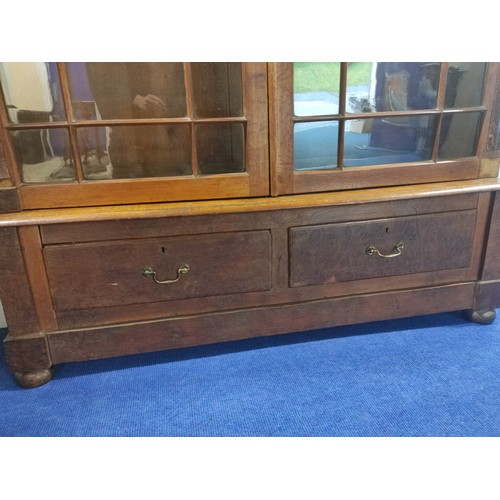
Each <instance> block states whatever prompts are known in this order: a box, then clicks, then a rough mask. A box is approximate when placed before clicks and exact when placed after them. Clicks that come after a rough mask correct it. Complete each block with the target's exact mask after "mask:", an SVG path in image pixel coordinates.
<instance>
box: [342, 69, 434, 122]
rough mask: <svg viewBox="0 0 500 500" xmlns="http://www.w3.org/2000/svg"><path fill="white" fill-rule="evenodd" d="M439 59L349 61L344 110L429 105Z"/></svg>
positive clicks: (384, 109) (363, 110) (427, 106)
mask: <svg viewBox="0 0 500 500" xmlns="http://www.w3.org/2000/svg"><path fill="white" fill-rule="evenodd" d="M440 67H441V66H440V64H439V63H429V62H375V63H363V62H356V63H350V64H349V65H348V68H347V92H346V111H347V113H369V112H373V111H407V110H412V109H433V108H435V107H436V103H437V92H438V87H439V72H440Z"/></svg>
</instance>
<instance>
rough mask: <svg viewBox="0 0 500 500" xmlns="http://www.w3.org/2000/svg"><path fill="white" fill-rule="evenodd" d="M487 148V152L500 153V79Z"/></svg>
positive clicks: (499, 79)
mask: <svg viewBox="0 0 500 500" xmlns="http://www.w3.org/2000/svg"><path fill="white" fill-rule="evenodd" d="M486 148H487V149H486V150H487V151H500V78H497V83H496V89H495V99H494V102H493V107H492V109H491V118H490V126H489V129H488V144H487V146H486Z"/></svg>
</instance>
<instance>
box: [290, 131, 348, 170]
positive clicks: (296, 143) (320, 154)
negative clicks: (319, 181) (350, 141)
mask: <svg viewBox="0 0 500 500" xmlns="http://www.w3.org/2000/svg"><path fill="white" fill-rule="evenodd" d="M338 136H339V123H338V122H337V121H325V122H311V123H296V124H295V127H294V133H293V155H294V161H293V162H294V168H295V170H313V169H320V168H335V167H336V166H337V151H338Z"/></svg>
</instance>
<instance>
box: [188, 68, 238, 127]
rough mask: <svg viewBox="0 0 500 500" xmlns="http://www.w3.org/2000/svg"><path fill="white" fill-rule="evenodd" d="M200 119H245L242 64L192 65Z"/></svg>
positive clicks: (197, 113) (197, 110) (195, 110)
mask: <svg viewBox="0 0 500 500" xmlns="http://www.w3.org/2000/svg"><path fill="white" fill-rule="evenodd" d="M191 76H192V81H193V106H194V113H195V115H196V116H197V117H198V118H222V117H234V116H243V98H242V82H241V63H210V62H203V63H191Z"/></svg>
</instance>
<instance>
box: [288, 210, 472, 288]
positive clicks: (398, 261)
mask: <svg viewBox="0 0 500 500" xmlns="http://www.w3.org/2000/svg"><path fill="white" fill-rule="evenodd" d="M475 221H476V211H475V210H465V211H458V212H448V213H439V214H429V215H419V216H409V217H399V218H390V219H380V220H374V221H370V222H353V223H340V224H324V225H317V226H307V227H293V228H290V234H289V237H290V239H289V251H290V286H292V287H300V286H309V285H318V284H323V283H335V282H342V281H353V280H363V279H370V278H378V277H384V276H395V275H406V274H412V273H425V272H434V271H438V270H448V269H461V268H467V267H469V266H470V263H471V257H472V247H473V239H474V229H475ZM399 243H402V244H403V248H402V249H401V250H398V249H397V245H398V244H399ZM369 247H372V248H373V250H372V252H367V249H368V248H369ZM374 249H377V250H378V251H379V252H380V253H381V254H382V255H385V257H384V256H381V255H378V254H377V252H376V250H374ZM369 253H371V255H369ZM389 255H394V256H392V257H388V256H389Z"/></svg>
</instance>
